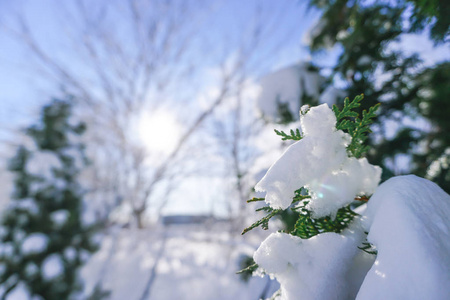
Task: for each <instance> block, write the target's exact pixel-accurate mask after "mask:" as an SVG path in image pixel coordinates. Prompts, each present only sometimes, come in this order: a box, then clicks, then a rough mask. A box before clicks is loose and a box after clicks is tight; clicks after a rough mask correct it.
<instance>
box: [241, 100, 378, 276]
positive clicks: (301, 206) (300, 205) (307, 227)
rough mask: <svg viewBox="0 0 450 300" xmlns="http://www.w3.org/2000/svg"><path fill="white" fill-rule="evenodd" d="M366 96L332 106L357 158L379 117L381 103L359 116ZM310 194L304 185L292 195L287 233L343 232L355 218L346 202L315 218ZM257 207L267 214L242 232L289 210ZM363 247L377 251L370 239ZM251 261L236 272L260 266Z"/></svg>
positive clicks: (307, 235)
mask: <svg viewBox="0 0 450 300" xmlns="http://www.w3.org/2000/svg"><path fill="white" fill-rule="evenodd" d="M363 98H364V96H363V95H359V96H356V97H355V98H354V99H353V101H350V100H349V99H348V98H346V99H345V100H344V107H343V108H342V110H339V109H338V107H337V106H334V107H333V112H334V113H335V115H336V120H337V122H336V129H337V130H343V131H344V132H347V133H348V134H349V135H350V136H351V143H350V144H349V146H348V147H347V150H348V155H349V156H353V157H356V158H360V157H361V156H362V155H363V154H364V153H365V152H366V151H367V150H368V146H367V145H365V144H364V143H365V141H366V140H367V135H368V134H369V133H370V129H369V125H370V124H371V123H372V119H373V118H375V117H376V116H375V112H376V110H377V108H378V107H379V104H376V105H374V106H373V107H370V108H369V111H365V110H364V111H363V112H362V118H360V117H359V114H358V113H357V112H356V111H355V110H356V109H357V108H359V106H360V105H361V101H362V99H363ZM307 112H308V111H305V112H304V114H306V113H307ZM275 133H276V134H277V135H279V136H280V137H281V138H282V140H295V141H298V140H300V139H301V138H302V135H301V133H300V131H299V130H298V129H296V130H295V131H294V130H290V135H288V134H286V133H285V132H283V131H278V130H275ZM309 198H311V197H310V196H309V195H308V190H307V189H305V188H304V187H301V188H299V189H298V190H296V191H295V195H294V198H293V199H292V203H291V205H290V210H291V211H294V212H296V214H295V216H296V221H295V225H294V226H293V228H287V230H285V232H286V233H290V234H292V235H294V236H298V237H300V238H302V239H309V238H311V237H313V236H315V235H318V234H320V233H324V232H335V233H340V232H342V231H343V230H344V229H346V228H347V227H348V226H349V224H350V223H351V222H352V221H353V219H354V217H355V216H357V215H358V214H357V213H355V212H354V211H353V210H352V209H351V206H350V205H347V206H345V207H342V208H340V209H339V210H338V211H337V213H336V216H333V217H332V216H326V217H322V218H313V217H312V214H311V211H310V210H308V209H307V208H306V206H307V204H308V203H309V200H308V199H309ZM264 200H265V198H252V199H250V200H248V201H247V202H248V203H251V202H260V201H264ZM354 200H358V201H368V197H367V196H361V197H357V198H355V199H354ZM256 211H264V212H266V213H267V215H266V216H264V217H263V218H261V219H260V220H258V221H256V222H254V223H253V224H251V225H250V226H249V227H247V228H245V229H244V231H243V232H242V234H245V233H247V232H248V231H250V230H252V229H254V228H256V227H259V226H261V228H262V229H264V230H267V229H269V221H270V219H271V218H272V217H274V216H277V215H278V216H280V215H282V214H283V213H286V211H288V210H283V209H273V208H272V207H270V206H263V207H261V208H258V209H256ZM290 216H291V215H290ZM284 217H286V216H284ZM360 249H361V250H363V251H365V252H367V253H370V254H376V251H375V250H374V249H373V246H372V245H371V244H369V243H363V245H362V246H361V247H360ZM251 262H253V263H250V262H247V264H246V266H245V268H243V269H242V270H240V271H239V272H237V274H241V276H243V277H244V278H245V277H247V276H249V275H250V274H252V273H253V272H254V271H255V270H256V269H257V268H258V265H257V264H256V263H254V261H251Z"/></svg>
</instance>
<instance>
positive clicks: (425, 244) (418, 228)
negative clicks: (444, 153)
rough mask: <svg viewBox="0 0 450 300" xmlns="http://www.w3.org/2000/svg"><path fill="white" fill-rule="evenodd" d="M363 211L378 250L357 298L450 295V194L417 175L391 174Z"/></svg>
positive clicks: (370, 239) (365, 221) (404, 297)
mask: <svg viewBox="0 0 450 300" xmlns="http://www.w3.org/2000/svg"><path fill="white" fill-rule="evenodd" d="M364 216H365V219H364V224H365V229H366V230H367V231H369V235H368V237H367V239H368V241H369V242H370V243H372V244H374V245H375V246H376V248H377V249H378V255H377V260H376V261H375V263H374V264H373V266H372V268H371V269H370V271H369V272H368V274H367V276H366V278H365V280H364V282H363V284H362V286H361V289H360V291H359V293H358V298H357V299H364V300H367V299H387V300H389V299H450V288H449V287H450V195H448V194H446V193H445V192H444V191H443V190H442V189H441V188H439V187H438V186H437V185H436V184H434V183H432V182H431V181H428V180H426V179H423V178H419V177H416V176H413V175H408V176H399V177H394V178H392V179H390V180H388V181H386V182H385V183H383V184H382V185H380V187H379V188H378V189H377V191H376V192H375V194H374V195H373V196H372V197H371V199H370V201H369V203H368V205H367V210H366V212H365V215H364Z"/></svg>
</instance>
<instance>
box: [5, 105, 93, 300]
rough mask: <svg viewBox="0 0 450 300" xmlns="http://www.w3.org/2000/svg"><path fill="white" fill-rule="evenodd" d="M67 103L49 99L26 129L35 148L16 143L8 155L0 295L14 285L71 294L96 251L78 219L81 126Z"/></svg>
mask: <svg viewBox="0 0 450 300" xmlns="http://www.w3.org/2000/svg"><path fill="white" fill-rule="evenodd" d="M70 116H71V105H70V103H69V102H67V101H61V100H54V101H52V102H51V103H50V104H49V105H47V106H45V107H44V108H43V110H42V113H41V119H40V120H39V122H38V123H37V124H36V125H34V126H31V127H29V128H28V129H27V130H26V134H27V135H28V136H30V137H31V138H32V139H33V141H34V144H35V147H34V150H30V149H29V148H27V147H26V146H21V147H19V149H18V150H17V153H16V155H15V156H14V157H13V158H12V159H11V161H10V165H9V170H10V171H11V172H13V173H14V174H15V182H14V191H13V195H12V199H11V202H10V205H9V207H8V208H7V209H6V210H5V211H4V213H3V218H2V220H1V225H2V227H1V234H0V243H1V245H2V247H1V249H2V250H1V251H0V286H1V289H0V293H2V294H1V295H0V297H1V299H5V298H6V297H7V295H8V294H9V293H10V292H11V291H13V290H14V289H15V288H16V287H17V286H21V287H25V288H26V290H27V292H28V293H29V294H30V298H31V297H37V298H39V299H40V298H42V299H46V300H52V299H55V300H60V299H71V298H73V297H74V296H75V295H76V293H77V292H79V291H80V290H81V288H82V284H81V282H80V280H79V278H78V272H77V270H78V269H79V267H80V266H81V265H82V264H83V263H84V262H85V261H86V259H87V257H88V256H89V254H90V253H91V252H93V251H94V250H96V246H95V244H94V242H93V241H92V234H93V228H94V227H93V226H91V225H85V224H83V222H82V213H83V209H82V207H83V205H82V195H83V192H82V188H81V186H80V185H79V183H78V182H77V176H78V174H79V172H80V170H81V168H83V167H84V166H85V164H86V162H87V161H86V158H85V156H84V153H83V145H82V144H81V143H77V142H75V140H76V137H77V136H79V135H81V134H82V133H83V131H84V130H85V126H84V124H82V123H79V124H72V122H71V120H70Z"/></svg>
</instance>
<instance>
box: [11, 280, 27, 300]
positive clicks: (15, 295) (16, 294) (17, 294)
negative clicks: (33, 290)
mask: <svg viewBox="0 0 450 300" xmlns="http://www.w3.org/2000/svg"><path fill="white" fill-rule="evenodd" d="M19 299H31V295H30V293H29V292H28V291H27V289H26V287H25V284H24V283H22V282H20V283H19V284H18V285H17V286H16V287H15V288H14V289H13V290H12V291H11V292H10V293H9V294H8V296H7V297H6V300H19Z"/></svg>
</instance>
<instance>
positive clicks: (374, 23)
mask: <svg viewBox="0 0 450 300" xmlns="http://www.w3.org/2000/svg"><path fill="white" fill-rule="evenodd" d="M311 5H312V6H314V7H317V8H319V9H321V10H322V11H323V14H322V17H321V18H320V20H319V21H318V23H317V25H316V26H315V28H313V29H312V30H311V33H310V49H311V51H312V53H313V55H317V56H320V55H323V53H324V52H326V51H327V50H330V49H331V48H333V49H338V51H339V52H340V55H339V57H338V59H337V63H336V65H335V66H334V67H333V68H332V71H331V74H330V75H329V76H328V78H327V80H328V81H327V82H328V83H329V84H336V85H339V86H340V87H341V88H342V89H343V90H344V91H345V93H346V94H347V95H348V96H350V97H353V96H354V95H357V94H359V93H364V95H365V100H364V101H363V106H362V107H361V109H367V108H368V107H370V106H372V105H374V104H375V103H377V102H381V103H382V105H381V107H380V111H379V117H378V119H377V120H376V123H375V124H374V125H373V126H372V128H373V132H374V133H373V134H372V135H371V139H370V140H369V144H370V145H371V148H372V150H371V151H370V152H369V154H368V158H369V160H370V161H371V163H373V164H377V165H380V166H382V167H383V178H384V179H387V178H389V177H391V176H394V175H400V174H404V173H414V174H417V175H419V176H422V177H426V178H428V179H430V180H433V181H435V182H436V183H437V184H438V185H440V186H441V187H442V188H443V189H444V190H446V191H447V192H450V175H449V172H448V169H449V164H448V162H449V158H450V157H449V153H450V143H449V138H448V128H449V127H448V126H449V122H448V120H449V115H450V105H449V104H450V102H449V101H450V98H449V97H448V96H449V92H450V91H449V87H448V82H450V77H449V63H448V62H443V63H440V64H437V65H429V64H427V63H426V62H424V61H423V60H422V59H421V58H420V57H419V56H418V55H416V54H414V53H412V54H411V53H406V52H405V51H402V50H401V49H400V48H399V47H398V44H397V42H399V41H400V40H401V38H402V37H403V36H404V35H405V34H408V33H412V32H414V33H422V34H425V33H428V34H429V37H430V39H432V40H433V41H434V42H435V43H436V44H445V45H446V46H448V42H449V39H448V37H449V34H450V20H449V18H448V17H447V16H448V15H449V13H450V12H449V9H450V5H449V3H448V1H438V0H436V1H356V0H353V1H348V0H333V1H328V0H312V1H311ZM412 46H414V45H412ZM341 101H342V99H341ZM338 104H340V105H342V102H341V103H338Z"/></svg>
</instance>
